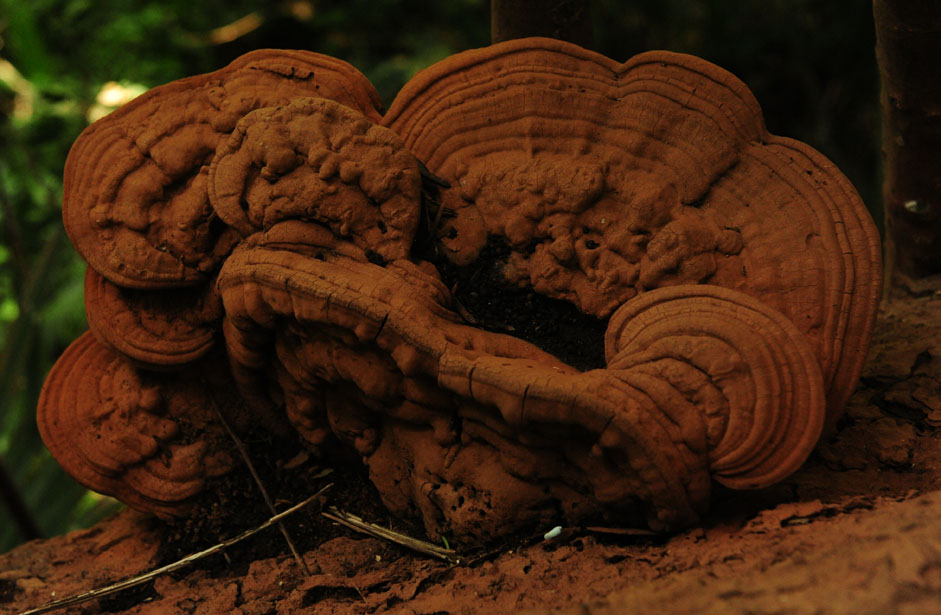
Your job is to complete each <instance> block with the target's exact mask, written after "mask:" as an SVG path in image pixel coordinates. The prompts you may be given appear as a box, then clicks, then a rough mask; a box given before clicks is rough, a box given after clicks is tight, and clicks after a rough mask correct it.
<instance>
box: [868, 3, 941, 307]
mask: <svg viewBox="0 0 941 615" xmlns="http://www.w3.org/2000/svg"><path fill="white" fill-rule="evenodd" d="M873 15H874V17H875V24H876V38H877V44H876V55H877V57H878V60H879V70H880V73H881V75H882V129H883V136H882V138H883V145H882V148H883V156H884V159H885V178H884V181H885V183H884V186H883V200H884V204H885V223H886V224H885V233H886V247H885V250H886V259H885V260H886V268H887V271H886V274H887V279H890V280H891V282H892V284H893V285H895V286H907V287H908V288H909V289H913V290H918V289H920V288H935V289H937V288H941V285H939V284H938V281H939V280H941V77H939V66H941V2H938V1H937V0H873Z"/></svg>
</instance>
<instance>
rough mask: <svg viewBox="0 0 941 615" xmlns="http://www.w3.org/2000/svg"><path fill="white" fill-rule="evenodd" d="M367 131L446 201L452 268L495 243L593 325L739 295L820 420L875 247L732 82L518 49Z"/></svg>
mask: <svg viewBox="0 0 941 615" xmlns="http://www.w3.org/2000/svg"><path fill="white" fill-rule="evenodd" d="M383 122H384V123H385V125H387V126H389V127H390V128H392V129H393V130H395V131H396V132H398V133H399V135H401V136H402V138H403V140H404V141H405V143H406V145H407V146H408V147H409V149H410V150H411V151H412V153H414V154H415V155H416V156H417V157H418V158H419V159H420V160H422V161H423V162H424V163H425V164H426V165H427V166H428V168H429V169H430V170H431V171H432V172H434V173H435V174H437V175H439V176H441V177H443V178H444V179H445V180H447V181H448V182H450V183H451V185H452V186H453V189H451V190H446V191H444V194H443V196H442V198H443V200H444V206H445V207H446V208H449V209H451V210H452V211H454V212H455V213H456V216H454V217H453V218H451V219H449V220H447V224H445V225H443V226H442V228H441V229H440V237H441V241H442V242H443V244H444V245H445V248H446V252H445V253H446V254H448V256H449V258H451V259H452V260H453V261H454V262H455V263H457V264H459V265H463V264H467V263H468V262H470V261H472V260H473V259H474V258H475V257H476V255H477V254H478V253H479V251H480V250H481V249H482V247H483V246H484V244H485V242H486V241H487V240H488V238H492V237H499V238H502V239H503V240H504V241H506V242H507V243H508V244H509V245H510V246H511V248H512V254H511V255H510V257H509V259H508V261H507V264H506V266H505V268H504V270H505V274H506V276H507V278H508V281H510V282H514V283H519V284H527V285H530V286H531V287H532V288H534V289H535V290H536V291H537V292H540V293H543V294H546V295H549V296H552V297H557V298H561V299H566V300H569V301H571V302H573V303H575V305H577V306H578V307H579V308H580V309H581V310H582V311H584V312H586V313H590V314H595V315H597V316H602V317H604V316H608V315H610V314H611V313H612V312H613V311H614V310H615V309H616V308H617V307H618V306H619V305H621V304H622V303H624V302H625V301H626V300H628V299H630V298H631V297H633V296H634V295H635V294H636V293H638V292H643V291H645V290H648V289H651V288H656V287H660V286H668V285H675V284H684V283H705V284H716V285H720V286H725V287H728V288H734V289H738V290H741V291H742V292H745V293H747V294H749V295H752V296H754V297H757V298H759V299H760V300H761V301H763V302H764V303H766V304H767V305H769V306H771V307H772V308H774V309H776V310H778V311H780V312H782V313H783V314H785V315H786V316H787V317H788V318H789V319H790V320H791V321H792V322H793V323H794V324H795V325H796V326H797V328H798V330H800V331H801V332H802V333H803V334H804V335H805V336H806V337H807V339H808V341H809V342H810V345H811V347H812V348H813V350H814V352H815V354H816V355H817V357H818V358H819V360H820V363H821V366H822V370H823V373H824V378H825V382H826V386H827V389H828V405H829V407H830V412H831V416H830V421H831V423H832V422H833V421H835V418H836V416H837V413H838V412H839V410H840V408H841V407H842V405H843V403H844V401H845V400H846V398H847V397H848V396H849V394H850V392H851V391H852V388H853V387H854V386H855V382H856V379H857V377H858V375H859V371H860V369H861V366H862V361H863V359H864V356H865V352H866V348H867V346H868V342H869V338H870V330H871V326H872V322H873V319H874V315H875V306H876V302H877V299H878V296H879V292H880V282H879V279H880V276H881V268H880V255H879V242H878V235H877V234H876V231H875V227H874V226H873V224H872V221H871V219H870V217H869V214H868V213H867V212H866V210H865V208H864V206H863V204H862V203H861V201H860V199H859V197H858V196H857V194H856V192H855V191H854V189H853V188H852V186H851V185H850V183H849V182H848V181H847V180H846V178H845V177H843V175H841V174H840V172H839V171H838V170H837V169H836V167H834V165H833V164H832V163H830V162H829V161H828V160H826V159H825V158H824V157H823V156H821V155H820V154H819V153H817V152H815V151H814V150H813V149H811V148H810V147H808V146H806V145H804V144H802V143H798V142H795V141H792V140H789V139H784V138H780V137H775V136H772V135H769V134H768V133H767V131H766V130H765V127H764V124H763V121H762V116H761V112H760V109H759V107H758V104H757V102H756V101H755V99H754V97H753V96H752V94H751V93H750V92H749V90H748V89H747V87H746V86H745V85H744V84H742V83H741V82H740V81H739V80H738V79H736V78H735V77H734V76H732V75H730V74H729V73H727V72H726V71H724V70H722V69H720V68H718V67H716V66H714V65H712V64H710V63H708V62H706V61H704V60H700V59H698V58H695V57H692V56H687V55H682V54H676V53H669V52H650V53H644V54H641V55H638V56H636V57H635V58H633V59H631V60H629V61H628V62H626V63H624V64H621V63H618V62H615V61H613V60H611V59H609V58H606V57H603V56H601V55H598V54H595V53H592V52H589V51H586V50H584V49H581V48H579V47H576V46H574V45H571V44H568V43H565V42H561V41H555V40H549V39H522V40H516V41H509V42H506V43H502V44H499V45H494V46H492V47H488V48H485V49H479V50H474V51H469V52H465V53H461V54H458V55H455V56H452V57H450V58H448V59H446V60H444V61H442V62H440V63H439V64H436V65H434V66H432V67H431V68H429V69H427V70H425V71H423V72H421V73H419V74H418V75H417V76H416V77H415V78H414V79H412V80H411V81H410V82H409V83H408V84H406V86H405V87H404V88H403V90H402V91H401V92H400V94H399V96H398V97H397V98H396V100H395V101H394V102H393V104H392V106H391V108H390V110H389V112H388V113H387V114H386V116H385V118H384V119H383Z"/></svg>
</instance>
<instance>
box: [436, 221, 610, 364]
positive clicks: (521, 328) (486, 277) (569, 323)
mask: <svg viewBox="0 0 941 615" xmlns="http://www.w3.org/2000/svg"><path fill="white" fill-rule="evenodd" d="M441 254H442V252H441V251H435V250H429V251H428V252H427V253H426V254H425V255H424V258H426V259H427V260H430V261H431V262H432V263H434V265H435V267H436V268H437V269H438V272H439V273H440V274H441V279H442V280H443V281H444V283H445V285H447V287H448V288H450V289H451V294H452V296H453V299H454V301H455V302H457V304H458V307H459V309H458V312H459V313H461V315H462V316H464V318H465V319H467V320H468V321H469V323H470V324H472V325H474V326H477V327H480V328H482V329H486V330H487V331H493V332H495V333H505V334H507V335H512V336H514V337H518V338H521V339H524V340H526V341H527V342H529V343H531V344H533V345H534V346H537V347H539V348H541V349H542V350H545V351H546V352H548V353H549V354H552V355H554V356H556V357H558V358H559V359H561V360H562V361H564V362H565V363H568V364H569V365H571V366H572V367H575V368H577V369H580V370H583V371H584V370H590V369H600V368H603V367H604V366H605V359H604V332H605V329H606V328H607V326H608V321H607V320H606V319H599V318H594V317H593V316H588V315H586V314H583V313H582V312H581V311H579V309H578V308H577V307H575V306H574V305H573V304H571V303H569V302H568V301H562V300H559V299H552V298H550V297H546V296H545V295H541V294H539V293H537V292H535V291H534V290H533V289H532V288H531V287H529V286H522V287H521V286H516V285H513V284H510V283H508V282H507V280H506V276H505V275H504V274H503V269H504V267H505V265H506V263H507V259H508V258H509V255H510V247H509V245H507V243H506V240H505V239H504V238H503V237H501V236H499V235H491V236H490V237H489V238H488V239H487V244H486V245H485V246H484V248H483V250H481V251H480V255H479V256H478V257H477V260H475V261H474V262H473V263H471V264H470V265H467V266H465V267H458V266H457V265H455V264H454V263H452V262H450V261H449V260H448V259H447V258H446V257H444V256H442V255H441Z"/></svg>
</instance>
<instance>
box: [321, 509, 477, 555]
mask: <svg viewBox="0 0 941 615" xmlns="http://www.w3.org/2000/svg"><path fill="white" fill-rule="evenodd" d="M321 514H322V515H323V516H324V517H326V518H327V519H330V520H331V521H336V522H337V523H339V524H341V525H345V526H346V527H348V528H350V529H353V530H356V531H357V532H361V533H363V534H368V535H370V536H373V537H374V538H381V539H382V540H388V541H390V542H394V543H396V544H398V545H402V546H403V547H408V548H409V549H412V550H414V551H418V552H419V553H424V554H425V555H430V556H432V557H437V558H438V559H443V560H444V561H446V562H448V563H449V564H459V563H461V560H460V559H459V558H458V555H457V551H455V550H454V549H445V548H444V547H439V546H438V545H436V544H432V543H430V542H425V541H424V540H418V539H417V538H412V537H411V536H406V535H405V534H400V533H399V532H396V531H394V530H390V529H388V528H384V527H382V526H381V525H376V524H375V523H369V522H368V521H363V519H362V518H360V517H357V516H356V515H354V514H352V513H348V512H345V511H342V510H339V509H338V508H336V507H335V506H331V507H330V508H329V509H328V510H327V511H324V512H322V513H321Z"/></svg>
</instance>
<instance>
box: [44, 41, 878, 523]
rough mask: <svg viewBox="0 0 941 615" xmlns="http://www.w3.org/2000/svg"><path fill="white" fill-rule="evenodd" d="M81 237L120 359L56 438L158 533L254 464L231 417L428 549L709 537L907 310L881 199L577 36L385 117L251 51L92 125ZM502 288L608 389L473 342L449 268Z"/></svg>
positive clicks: (69, 209)
mask: <svg viewBox="0 0 941 615" xmlns="http://www.w3.org/2000/svg"><path fill="white" fill-rule="evenodd" d="M422 165H424V166H425V167H427V170H426V169H424V168H423V167H422ZM428 171H430V173H429V172H428ZM432 174H433V176H435V177H436V180H435V181H436V182H437V183H436V185H435V186H434V190H433V191H434V192H436V194H435V195H434V205H435V206H434V207H432V206H429V204H428V201H430V200H431V197H429V196H428V192H429V189H428V188H427V186H425V188H423V185H425V184H427V177H431V176H432ZM423 199H425V201H423ZM63 215H64V220H65V224H66V229H67V231H68V233H69V236H70V237H71V239H72V241H73V243H74V244H75V246H76V248H77V249H78V250H79V252H80V253H81V254H82V256H83V257H84V258H85V260H86V261H87V262H88V264H89V269H88V275H87V279H86V309H87V312H88V322H89V326H90V329H91V330H90V332H89V333H86V334H85V335H84V336H82V337H81V338H80V339H79V340H77V341H76V342H75V343H74V344H73V345H72V346H71V347H70V348H69V349H68V350H67V351H66V352H65V353H64V354H63V356H62V358H61V359H60V360H59V361H58V363H57V364H56V366H55V367H54V368H53V371H52V373H51V374H50V376H49V378H48V380H47V383H46V386H45V388H44V391H43V395H42V398H41V400H40V404H39V409H38V422H39V427H40V430H41V433H42V435H43V438H44V440H45V442H46V444H47V445H48V447H49V449H50V450H51V451H52V453H53V455H54V456H55V457H56V459H58V460H59V462H60V463H61V464H62V465H63V467H65V469H66V470H67V471H68V472H69V473H71V474H72V476H74V477H75V478H76V479H77V480H79V481H80V482H82V483H84V484H86V485H88V486H89V487H91V488H93V489H96V490H99V491H102V492H105V493H109V494H112V495H115V496H116V497H118V498H120V499H122V500H124V501H125V502H127V503H128V504H129V505H131V506H134V507H137V508H140V509H143V510H150V511H153V512H155V513H157V514H159V515H163V516H173V515H185V514H186V513H187V512H188V510H189V508H190V506H191V502H192V500H193V495H194V494H196V493H198V492H199V491H200V490H201V489H204V488H206V485H207V481H209V479H211V478H212V477H215V476H219V475H220V474H223V473H225V472H227V471H229V470H230V469H231V468H232V467H233V466H234V464H235V463H236V460H235V459H234V458H233V457H232V455H231V454H229V453H227V452H226V451H228V450H229V449H228V448H227V447H226V446H225V445H224V442H223V439H224V438H223V436H224V432H223V431H222V430H221V427H220V425H219V423H218V419H217V418H216V417H215V414H214V412H212V411H211V409H212V408H213V407H215V408H217V409H218V410H219V411H220V412H222V413H223V415H225V416H226V417H227V418H229V419H230V420H231V421H232V423H233V424H234V425H235V426H236V428H237V429H241V430H247V429H262V428H267V429H270V430H272V431H273V432H274V433H275V434H278V435H279V436H281V437H299V438H300V439H301V440H302V441H303V442H304V443H305V444H306V445H307V446H308V447H310V448H311V449H312V450H314V451H319V450H321V449H322V448H323V447H324V445H325V444H326V443H327V442H341V443H343V444H344V445H346V446H349V447H351V448H352V449H354V450H355V451H356V452H357V453H358V454H359V456H361V458H362V460H363V463H365V464H366V466H368V469H369V476H370V479H371V480H372V481H373V483H374V484H375V486H376V488H377V489H378V492H379V494H380V495H381V497H382V499H383V501H384V503H385V504H386V506H387V507H388V508H389V509H390V510H391V511H392V512H393V513H395V514H400V515H412V516H420V517H421V518H422V520H423V521H424V523H425V526H426V528H427V530H428V532H429V533H430V534H432V535H436V534H439V533H442V532H448V533H450V534H452V535H457V536H477V537H482V536H492V535H493V534H495V533H501V532H508V531H512V530H514V529H518V528H520V527H523V526H526V525H531V524H533V523H543V522H549V521H553V520H558V519H560V518H564V519H566V520H568V521H578V520H584V519H586V518H589V517H597V516H607V517H608V518H609V519H615V520H619V521H620V522H622V523H646V524H647V525H649V526H650V527H652V528H654V529H670V528H678V527H682V526H684V525H689V524H693V523H695V522H696V521H697V519H698V518H699V515H701V514H702V512H703V511H704V510H705V509H706V508H707V506H708V501H709V493H710V488H711V485H712V481H714V480H715V481H718V482H720V483H723V484H725V485H727V486H730V487H733V488H745V489H748V488H756V487H762V486H765V485H769V484H772V483H774V482H775V481H779V480H781V479H782V478H784V477H785V476H787V475H788V474H790V473H791V472H793V471H794V470H796V469H797V468H798V467H799V466H800V465H801V464H802V463H803V461H804V460H805V458H806V457H807V455H808V454H809V453H810V451H811V450H812V448H813V447H814V446H815V445H816V443H817V441H818V439H819V437H820V435H821V433H823V432H824V430H825V429H827V426H830V427H832V426H833V425H834V424H835V421H836V419H837V417H838V416H839V413H840V411H841V408H842V406H843V404H844V403H845V401H846V399H847V398H848V396H849V395H850V393H851V392H852V389H853V387H854V386H855V383H856V380H857V378H858V376H859V372H860V369H861V365H862V361H863V359H864V356H865V353H866V349H867V345H868V342H869V338H870V332H871V327H872V322H873V318H874V314H875V307H876V302H877V298H878V294H879V290H880V276H881V270H880V262H879V251H878V237H877V235H876V232H875V229H874V227H873V224H872V221H871V219H870V218H869V215H868V213H867V212H866V210H865V208H864V206H863V205H862V203H861V202H860V200H859V197H858V196H857V195H856V193H855V191H854V190H853V188H852V186H851V185H850V184H849V182H848V181H847V180H846V179H845V178H844V177H843V176H842V175H841V174H840V172H839V171H838V170H837V169H836V168H835V167H834V166H833V164H832V163H830V162H829V161H827V160H826V159H825V158H824V157H823V156H821V155H820V154H819V153H817V152H815V151H814V150H813V149H811V148H810V147H808V146H806V145H804V144H801V143H798V142H795V141H792V140H789V139H784V138H780V137H775V136H771V135H769V134H768V133H767V131H766V130H765V128H764V125H763V121H762V117H761V113H760V110H759V108H758V105H757V103H756V101H755V100H754V98H753V96H752V95H751V93H750V92H749V91H748V89H747V88H746V87H745V86H744V85H743V84H742V83H741V82H740V81H738V80H737V79H735V78H734V77H733V76H731V75H729V74H728V73H726V72H725V71H723V70H722V69H719V68H717V67H716V66H714V65H712V64H709V63H707V62H705V61H703V60H700V59H697V58H694V57H691V56H686V55H681V54H675V53H667V52H650V53H645V54H641V55H639V56H637V57H635V58H633V59H631V60H630V61H628V62H626V63H624V64H621V63H617V62H614V61H612V60H610V59H608V58H605V57H603V56H600V55H598V54H595V53H592V52H589V51H586V50H583V49H581V48H578V47H576V46H573V45H570V44H567V43H563V42H559V41H554V40H549V39H523V40H516V41H509V42H506V43H501V44H499V45H495V46H492V47H488V48H485V49H480V50H474V51H469V52H465V53H461V54H457V55H455V56H452V57H450V58H448V59H446V60H444V61H442V62H440V63H438V64H436V65H434V66H432V67H431V68H429V69H427V70H425V71H423V72H422V73H420V74H419V75H418V76H416V77H415V78H414V79H412V80H411V81H410V82H409V83H408V84H407V85H406V86H405V88H404V89H403V90H402V92H401V93H400V94H399V96H398V97H397V98H396V100H395V101H394V102H393V104H392V105H391V108H390V110H389V111H388V112H387V113H386V114H384V115H383V114H381V113H380V110H379V101H378V97H377V95H376V93H375V91H374V90H373V88H372V86H371V85H370V84H369V83H368V81H367V80H366V79H365V78H364V77H363V76H362V75H360V74H359V73H358V72H356V71H355V69H353V68H352V67H350V66H349V65H347V64H345V63H343V62H340V61H338V60H335V59H332V58H328V57H325V56H321V55H317V54H313V53H306V52H297V51H272V50H266V51H258V52H253V53H250V54H248V55H246V56H243V57H242V58H240V59H238V60H236V61H235V62H234V63H233V64H231V65H230V66H228V67H226V68H224V69H222V70H220V71H217V72H214V73H210V74H207V75H202V76H197V77H192V78H188V79H184V80H181V81H177V82H174V83H171V84H168V85H165V86H162V87H158V88H156V89H154V90H152V91H150V92H149V93H147V94H145V95H144V96H142V97H140V98H139V99H137V100H135V101H133V102H131V103H129V104H128V105H126V106H125V107H123V108H121V109H120V110H118V111H116V112H115V113H113V114H111V115H110V116H108V117H106V118H104V119H102V120H100V121H99V122H97V123H95V124H93V125H92V126H90V127H89V128H88V129H87V130H86V131H85V132H84V133H83V134H82V135H81V136H80V137H79V139H78V140H77V141H76V143H75V145H74V147H73V149H72V151H71V153H70V155H69V159H68V161H67V164H66V176H65V203H64V213H63ZM428 235H430V236H428ZM428 242H430V243H431V244H432V245H433V246H434V249H433V250H432V251H428V250H424V251H422V250H419V249H417V247H416V246H418V245H419V244H420V243H424V244H426V245H427V243H428ZM496 244H499V245H501V246H504V248H505V249H504V250H502V252H500V253H499V256H497V257H495V256H494V253H493V252H492V251H488V250H487V249H486V247H487V246H489V245H496ZM431 254H433V255H435V257H434V258H432V257H431V256H429V255H431ZM485 258H490V259H493V258H498V262H496V263H495V265H496V266H497V268H498V270H499V271H501V274H502V276H503V278H504V279H503V281H502V284H504V285H505V286H506V287H512V288H514V289H517V290H522V291H524V292H531V293H534V294H538V295H540V296H543V297H547V298H550V299H553V300H556V301H559V302H566V303H567V304H569V305H573V306H575V307H576V308H577V309H578V310H579V311H580V312H581V313H583V314H585V315H588V316H591V317H593V318H596V319H599V320H600V321H601V322H604V323H606V327H607V328H606V332H605V336H604V340H603V342H602V341H600V340H598V341H597V343H599V344H601V343H603V345H604V357H605V362H606V364H605V366H604V367H602V368H599V369H590V370H586V371H582V370H579V369H576V368H575V367H572V366H571V365H568V364H566V363H565V362H564V360H563V359H562V358H560V357H557V356H553V355H552V354H550V353H549V352H546V351H545V350H543V349H540V348H539V347H537V345H535V344H534V343H531V342H529V341H526V340H524V339H521V338H520V337H516V336H513V335H508V334H506V333H498V332H494V331H491V330H488V329H487V327H486V323H485V322H478V321H476V320H475V319H474V318H472V317H471V316H470V315H468V314H466V313H465V312H466V310H464V309H463V308H462V306H461V305H460V304H459V302H458V301H456V300H455V297H454V292H455V288H454V287H453V285H450V284H446V283H445V281H444V276H443V274H442V271H443V270H442V267H443V266H446V267H447V268H451V269H454V268H457V269H460V268H462V267H470V266H473V265H474V264H475V263H476V262H478V261H479V260H480V259H485ZM474 290H475V292H476V293H478V294H482V295H486V294H487V293H488V292H490V291H491V290H492V289H488V288H485V287H481V288H475V289H474ZM538 317H539V315H533V318H538ZM547 325H548V326H549V327H551V323H547ZM585 343H596V342H595V341H594V340H589V339H586V340H585ZM292 434H296V435H293V436H292Z"/></svg>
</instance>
